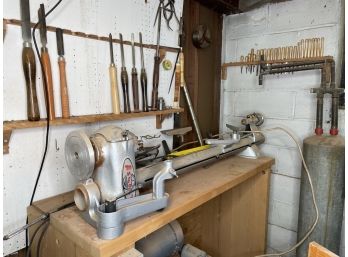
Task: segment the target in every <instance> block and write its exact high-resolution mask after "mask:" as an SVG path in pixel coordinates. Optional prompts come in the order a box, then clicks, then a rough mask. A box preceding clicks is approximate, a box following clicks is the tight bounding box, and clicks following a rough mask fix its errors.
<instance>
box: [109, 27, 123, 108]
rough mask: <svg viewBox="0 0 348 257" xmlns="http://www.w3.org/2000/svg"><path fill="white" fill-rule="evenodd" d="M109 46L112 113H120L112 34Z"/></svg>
mask: <svg viewBox="0 0 348 257" xmlns="http://www.w3.org/2000/svg"><path fill="white" fill-rule="evenodd" d="M109 46H110V67H109V76H110V86H111V101H112V102H111V103H112V113H114V114H120V112H121V111H120V109H121V108H120V96H119V93H118V84H117V67H116V65H115V61H114V49H113V45H112V35H111V33H110V34H109Z"/></svg>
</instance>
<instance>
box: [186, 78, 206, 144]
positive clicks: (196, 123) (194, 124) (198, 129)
mask: <svg viewBox="0 0 348 257" xmlns="http://www.w3.org/2000/svg"><path fill="white" fill-rule="evenodd" d="M182 88H183V89H184V94H185V99H186V102H187V105H188V109H189V111H190V115H191V118H192V123H193V127H194V129H195V132H196V135H197V139H198V142H199V144H200V145H201V146H202V145H203V138H202V134H201V130H200V128H199V125H198V120H197V116H196V114H195V112H194V110H193V106H192V102H191V98H190V95H189V92H188V89H187V86H186V83H185V84H184V85H183V86H182Z"/></svg>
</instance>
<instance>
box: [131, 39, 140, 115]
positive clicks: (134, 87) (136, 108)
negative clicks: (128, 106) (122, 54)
mask: <svg viewBox="0 0 348 257" xmlns="http://www.w3.org/2000/svg"><path fill="white" fill-rule="evenodd" d="M131 44H132V64H133V67H132V91H133V106H134V112H139V89H138V72H137V68H136V67H135V47H134V34H133V33H132V35H131Z"/></svg>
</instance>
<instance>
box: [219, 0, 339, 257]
mask: <svg viewBox="0 0 348 257" xmlns="http://www.w3.org/2000/svg"><path fill="white" fill-rule="evenodd" d="M341 4H342V3H341V0H306V1H301V0H292V1H286V2H282V3H277V4H267V5H264V6H262V7H260V8H258V9H255V10H252V11H250V12H248V13H244V14H239V15H230V16H226V17H224V31H223V51H222V60H223V62H231V61H239V58H240V56H241V55H245V54H247V53H248V52H249V51H250V49H251V48H254V49H255V50H256V49H262V48H272V47H279V46H290V45H295V44H297V42H298V41H299V40H301V39H305V38H313V37H324V38H325V51H324V53H325V55H332V56H334V58H335V60H336V62H337V63H339V61H340V58H341V57H340V54H341V52H340V49H341V47H343V46H342V45H341V42H340V40H341V36H342V34H341V32H342V30H341V28H342V27H341V26H342V20H341ZM339 70H340V67H338V68H337V71H338V72H339ZM319 85H320V72H319V71H304V72H297V73H294V74H282V75H274V76H265V77H264V82H263V85H262V86H259V85H258V77H257V76H256V74H255V72H254V73H252V74H250V73H249V74H246V73H245V69H243V73H242V74H241V68H240V67H232V68H228V70H227V80H225V81H222V96H221V99H222V106H221V114H222V115H221V120H220V129H221V130H222V131H226V126H225V124H226V123H228V124H234V125H239V124H240V120H241V117H243V116H244V115H246V114H248V113H250V112H254V111H257V112H261V113H263V114H264V115H265V118H266V121H265V123H264V126H263V127H275V126H277V125H280V126H283V127H287V128H289V129H290V130H291V131H292V132H293V133H294V134H295V135H296V136H297V137H298V139H299V140H300V141H302V140H303V139H304V138H306V137H308V136H310V135H312V134H313V133H314V128H315V112H316V98H315V95H313V94H311V93H310V92H309V91H310V88H313V87H318V86H319ZM330 106H331V103H330V99H329V98H328V99H326V100H325V105H324V124H325V125H324V129H325V132H326V133H328V131H329V127H330V124H329V123H327V122H328V121H329V117H330ZM339 118H340V122H339V124H340V125H339V127H340V133H341V134H344V111H343V110H341V111H340V114H339ZM261 150H262V152H263V154H265V155H268V156H273V157H274V158H275V160H276V163H275V165H274V166H273V169H272V176H271V189H270V202H269V218H268V243H267V244H268V251H269V252H276V251H281V250H285V249H288V248H289V247H290V246H292V245H294V244H295V242H296V239H297V222H298V208H299V196H300V178H301V161H300V157H299V154H298V151H297V149H296V145H295V144H294V142H292V141H291V139H290V138H288V136H287V135H285V134H283V133H282V132H271V133H267V134H266V142H265V143H264V144H263V145H262V147H261ZM292 255H294V254H291V256H292Z"/></svg>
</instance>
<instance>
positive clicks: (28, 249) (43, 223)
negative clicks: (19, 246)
mask: <svg viewBox="0 0 348 257" xmlns="http://www.w3.org/2000/svg"><path fill="white" fill-rule="evenodd" d="M47 221H48V217H47V218H46V219H45V220H43V222H42V223H41V224H40V225H39V226H38V227H37V228H36V230H35V231H34V234H33V236H32V238H31V240H30V244H29V247H27V249H26V253H25V257H29V256H30V248H31V246H32V244H33V242H34V240H35V237H36V235H37V233H38V232H39V230H40V228H42V226H43V225H45V224H46V223H47Z"/></svg>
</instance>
